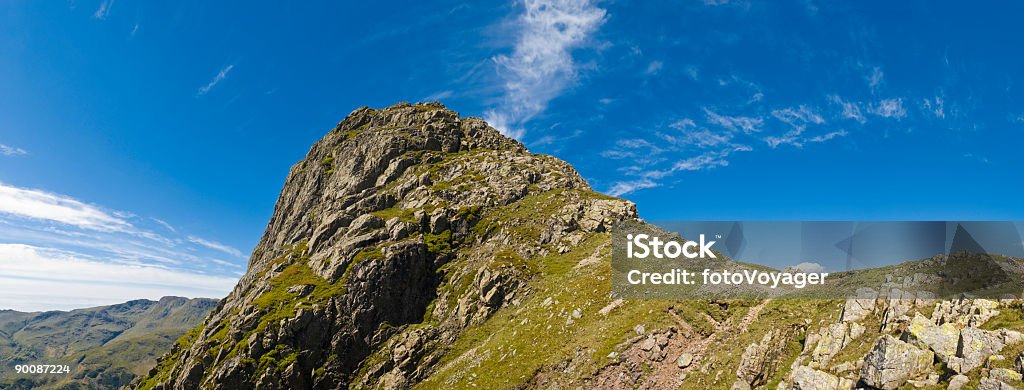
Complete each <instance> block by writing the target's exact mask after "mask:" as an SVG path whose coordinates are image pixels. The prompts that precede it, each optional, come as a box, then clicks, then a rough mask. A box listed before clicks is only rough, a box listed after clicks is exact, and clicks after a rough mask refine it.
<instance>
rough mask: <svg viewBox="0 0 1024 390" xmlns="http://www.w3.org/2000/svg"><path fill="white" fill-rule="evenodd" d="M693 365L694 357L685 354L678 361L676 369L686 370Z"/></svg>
mask: <svg viewBox="0 0 1024 390" xmlns="http://www.w3.org/2000/svg"><path fill="white" fill-rule="evenodd" d="M691 364H693V355H691V354H688V353H684V354H682V355H679V358H677V359H676V367H679V368H686V367H689V366H690V365H691Z"/></svg>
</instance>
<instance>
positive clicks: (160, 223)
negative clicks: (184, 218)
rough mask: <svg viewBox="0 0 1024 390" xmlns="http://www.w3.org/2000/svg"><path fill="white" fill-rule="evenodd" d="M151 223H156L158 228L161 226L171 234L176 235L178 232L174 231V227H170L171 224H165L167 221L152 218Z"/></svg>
mask: <svg viewBox="0 0 1024 390" xmlns="http://www.w3.org/2000/svg"><path fill="white" fill-rule="evenodd" d="M153 222H156V223H157V224H159V225H160V226H163V227H164V228H165V229H167V230H170V231H171V233H177V232H178V229H175V228H174V226H171V224H169V223H167V221H164V220H162V219H160V218H153Z"/></svg>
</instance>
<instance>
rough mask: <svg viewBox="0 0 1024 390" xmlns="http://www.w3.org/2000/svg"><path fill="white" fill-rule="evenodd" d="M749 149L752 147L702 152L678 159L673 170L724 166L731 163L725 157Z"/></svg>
mask: <svg viewBox="0 0 1024 390" xmlns="http://www.w3.org/2000/svg"><path fill="white" fill-rule="evenodd" d="M748 150H750V149H749V148H746V147H739V148H728V149H722V150H719V151H713V152H706V153H704V154H701V155H699V156H694V157H690V158H687V159H683V160H680V161H677V162H676V163H675V165H673V166H672V170H673V171H700V170H704V169H712V168H718V167H724V166H727V165H729V161H728V160H726V159H725V158H726V157H729V155H731V154H732V152H736V151H748Z"/></svg>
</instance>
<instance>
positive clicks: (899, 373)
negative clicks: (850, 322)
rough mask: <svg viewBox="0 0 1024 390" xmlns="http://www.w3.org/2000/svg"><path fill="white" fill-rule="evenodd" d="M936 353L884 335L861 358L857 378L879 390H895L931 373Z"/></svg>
mask: <svg viewBox="0 0 1024 390" xmlns="http://www.w3.org/2000/svg"><path fill="white" fill-rule="evenodd" d="M934 360H935V354H934V353H933V352H932V351H926V350H923V349H919V348H917V347H915V346H913V345H911V344H909V343H905V342H903V341H900V340H899V339H896V338H895V337H892V336H890V335H885V336H883V337H882V338H881V339H880V340H878V344H876V345H875V348H874V349H872V350H871V352H870V353H869V354H868V356H867V357H865V358H864V368H862V369H861V375H860V379H861V381H863V382H864V383H865V384H867V385H869V386H871V387H874V388H877V389H882V390H895V389H898V388H900V386H903V384H905V383H907V381H909V380H911V379H915V378H919V377H921V376H923V375H924V374H927V373H928V372H930V371H931V366H932V362H933V361H934Z"/></svg>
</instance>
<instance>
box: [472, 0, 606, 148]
mask: <svg viewBox="0 0 1024 390" xmlns="http://www.w3.org/2000/svg"><path fill="white" fill-rule="evenodd" d="M523 5H524V6H525V12H524V13H523V14H522V15H521V16H520V17H519V19H518V21H517V23H516V27H517V28H518V32H517V39H516V44H515V48H514V49H513V52H512V54H511V55H508V56H506V55H501V56H497V57H494V63H495V64H496V65H497V71H498V73H499V76H500V77H501V79H502V80H503V82H504V85H503V89H504V96H503V98H502V101H501V102H500V105H499V107H498V108H495V109H491V110H488V111H486V112H485V114H484V119H485V120H487V122H489V123H490V124H491V125H492V126H494V127H495V128H496V129H498V130H499V131H501V132H502V133H503V134H505V135H508V136H511V137H513V138H522V137H523V136H524V135H525V134H526V131H525V129H524V128H523V124H524V123H526V122H528V121H529V120H530V119H532V118H533V117H535V116H536V115H537V114H539V113H541V112H543V111H544V110H545V109H546V108H547V105H548V103H549V102H550V101H551V100H552V99H554V98H555V97H557V96H558V95H560V94H561V93H562V91H564V90H565V89H566V88H567V87H569V86H570V85H572V84H573V83H574V82H575V81H576V79H577V69H576V68H577V67H576V63H575V61H574V60H573V57H572V51H573V50H574V49H577V48H580V47H582V46H584V45H585V44H586V43H587V42H588V41H589V40H590V37H591V35H592V34H593V33H594V32H595V31H597V29H598V28H599V27H600V26H601V25H602V24H603V23H604V20H605V14H606V11H605V10H604V9H601V8H598V7H597V6H596V5H595V4H594V2H593V1H590V0H525V1H524V2H523Z"/></svg>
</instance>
